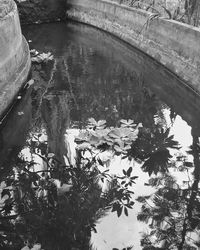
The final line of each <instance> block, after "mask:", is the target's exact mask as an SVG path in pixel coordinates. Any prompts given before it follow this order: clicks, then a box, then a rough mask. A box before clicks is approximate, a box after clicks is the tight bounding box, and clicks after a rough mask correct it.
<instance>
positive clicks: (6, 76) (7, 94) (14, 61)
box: [0, 0, 31, 116]
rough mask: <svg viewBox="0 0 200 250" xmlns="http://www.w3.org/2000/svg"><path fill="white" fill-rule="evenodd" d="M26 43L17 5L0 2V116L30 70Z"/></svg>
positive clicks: (6, 1) (12, 2)
mask: <svg viewBox="0 0 200 250" xmlns="http://www.w3.org/2000/svg"><path fill="white" fill-rule="evenodd" d="M30 65H31V61H30V54H29V48H28V44H27V42H26V41H25V39H24V37H23V36H22V33H21V27H20V22H19V16H18V11H17V6H16V4H15V3H14V1H12V0H3V1H2V2H1V3H0V116H2V114H3V113H4V112H5V111H6V109H7V108H8V107H9V106H10V105H11V103H12V101H13V99H14V97H15V96H16V94H17V92H18V91H19V90H20V88H21V87H22V84H23V83H24V82H25V80H26V79H27V76H28V73H29V70H30Z"/></svg>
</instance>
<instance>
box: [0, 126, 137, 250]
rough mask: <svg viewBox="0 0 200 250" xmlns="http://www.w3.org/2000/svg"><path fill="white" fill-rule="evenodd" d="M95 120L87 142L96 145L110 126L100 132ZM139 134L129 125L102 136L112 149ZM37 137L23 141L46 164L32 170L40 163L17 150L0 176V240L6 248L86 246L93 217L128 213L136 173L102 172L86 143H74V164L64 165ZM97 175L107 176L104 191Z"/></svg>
mask: <svg viewBox="0 0 200 250" xmlns="http://www.w3.org/2000/svg"><path fill="white" fill-rule="evenodd" d="M124 122H125V121H124ZM95 124H96V122H95ZM95 124H94V125H95ZM97 124H99V126H100V125H101V126H100V128H98V129H94V130H93V132H92V131H91V129H90V131H91V138H90V140H91V145H93V147H94V148H96V149H97V148H98V146H100V144H99V143H100V142H102V139H103V137H102V136H104V135H105V132H106V131H107V130H108V128H106V129H105V131H104V124H105V123H103V124H102V121H100V122H98V123H97ZM91 125H92V124H90V126H91ZM124 125H125V123H123V126H124ZM131 125H132V126H134V124H131ZM95 127H96V126H95ZM120 131H121V132H120ZM119 132H120V133H119ZM95 134H96V136H97V137H95V136H94V135H95ZM137 134H138V131H137V130H136V131H135V132H134V130H133V128H125V127H120V128H115V129H114V128H111V129H110V135H107V137H106V138H107V140H108V141H109V143H111V140H112V141H113V143H112V147H113V148H115V146H116V142H117V143H120V145H121V144H122V143H123V141H124V143H126V144H127V143H131V140H134V139H135V138H136V137H137ZM98 136H99V137H98ZM36 137H37V138H36ZM41 137H42V134H38V136H37V135H36V134H35V137H34V140H33V141H32V140H30V141H29V142H28V145H27V146H28V147H29V149H30V151H29V152H30V154H32V155H31V156H33V155H37V156H39V157H40V158H41V159H42V161H43V163H45V164H46V168H45V169H43V168H42V166H41V170H36V169H35V170H34V167H35V166H36V165H37V164H38V162H35V161H33V160H27V159H28V158H27V157H26V158H24V157H23V155H20V156H19V158H18V161H17V162H16V163H15V165H14V166H13V168H12V171H11V172H10V174H9V175H8V176H6V178H5V179H3V180H1V186H0V191H1V200H0V205H1V206H0V208H1V210H0V212H1V213H0V229H1V233H0V244H1V246H2V247H4V249H6V248H7V249H20V247H22V246H23V243H24V244H25V242H27V244H28V245H29V246H31V245H34V244H35V243H36V242H39V243H41V244H42V246H43V247H44V249H50V250H51V249H52V250H56V249H61V250H62V249H63V250H64V249H66V250H67V249H69V250H71V249H73V247H74V248H77V249H83V250H84V249H85V250H86V249H89V241H90V236H91V230H94V231H95V230H96V229H95V223H96V221H97V220H98V219H99V218H100V217H102V216H104V215H105V213H106V211H107V210H108V209H110V208H112V211H113V212H114V211H116V212H117V214H118V216H120V215H121V214H122V211H124V213H125V214H126V215H127V216H128V208H132V206H133V204H134V202H133V201H131V194H132V193H133V192H132V191H129V190H128V188H127V185H131V186H132V183H134V180H135V179H136V177H132V176H131V172H132V168H131V167H130V168H129V169H128V170H127V171H125V170H123V173H124V177H123V178H122V177H119V178H118V177H116V176H114V177H111V176H110V175H108V174H107V171H103V172H101V171H100V170H99V165H102V167H103V163H102V161H101V160H100V158H98V157H97V156H96V153H94V155H92V157H91V159H89V158H87V157H85V156H84V152H85V149H86V148H85V142H83V144H81V145H79V147H78V148H77V157H76V165H74V166H72V165H63V164H62V163H61V162H60V161H59V160H58V159H57V157H56V155H54V154H52V152H51V151H50V152H49V149H50V148H49V147H48V146H47V143H46V142H44V141H43V140H41ZM81 138H82V137H81ZM87 138H88V137H87ZM95 138H96V139H95ZM120 138H121V139H120ZM98 140H99V141H100V142H98ZM95 142H96V143H97V144H98V146H95ZM102 146H104V143H103V144H102ZM116 153H117V154H119V147H118V148H117V149H116ZM30 159H34V158H33V157H30ZM33 170H34V171H33ZM100 180H101V181H102V180H103V181H106V180H108V183H109V186H108V190H107V191H104V192H102V189H101V186H100V185H99V181H100Z"/></svg>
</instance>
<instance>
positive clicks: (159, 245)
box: [0, 23, 200, 250]
mask: <svg viewBox="0 0 200 250" xmlns="http://www.w3.org/2000/svg"><path fill="white" fill-rule="evenodd" d="M23 32H24V35H25V37H26V39H27V40H28V41H29V45H30V48H31V49H36V50H37V51H38V52H39V53H42V52H45V53H47V52H51V53H52V55H53V57H54V59H53V60H51V61H48V62H43V63H41V64H34V65H33V70H32V78H33V79H34V80H35V82H34V84H33V85H32V86H31V87H29V88H28V89H27V91H26V93H24V94H23V96H22V99H20V101H19V102H18V104H17V105H16V107H15V108H14V110H13V111H12V113H11V114H10V115H9V117H8V118H7V119H6V120H5V121H4V122H3V124H2V128H1V133H0V138H1V147H0V159H1V168H0V171H1V183H2V185H1V190H2V201H1V204H2V205H1V207H2V211H1V213H2V216H3V217H5V216H13V218H14V221H13V220H10V219H11V218H8V219H3V220H2V221H1V226H2V230H4V232H3V233H2V234H1V235H2V238H1V239H0V241H1V246H2V247H4V248H3V249H6V247H7V248H8V249H19V247H23V246H24V245H25V242H27V244H28V245H29V246H33V245H34V244H35V243H37V242H39V243H41V244H42V247H43V248H44V249H54V250H55V249H97V250H106V249H108V250H110V249H120V250H121V249H137V250H139V249H198V246H199V244H200V243H199V226H200V224H199V220H200V210H199V207H200V206H199V205H200V204H199V202H200V200H199V197H200V194H199V175H200V172H199V133H200V129H199V120H200V116H199V114H200V110H199V107H200V106H199V102H200V99H199V98H198V96H196V95H195V94H194V93H193V92H191V91H190V90H189V89H188V88H187V87H186V86H184V84H183V83H182V82H181V81H180V80H179V79H178V78H177V77H176V76H175V75H173V74H172V73H171V72H169V71H168V70H167V69H165V68H164V67H162V66H161V65H160V64H158V63H157V62H155V61H154V60H153V59H151V58H149V57H147V56H146V55H144V54H143V53H142V52H139V51H138V50H136V49H134V48H131V47H130V46H129V45H127V44H125V43H123V42H121V41H119V40H118V39H116V38H114V37H112V36H111V35H109V34H107V33H104V32H101V31H99V30H96V29H94V28H91V27H88V26H85V25H81V24H76V23H67V24H64V23H63V24H58V23H57V24H44V25H32V26H25V27H23ZM91 117H93V118H94V119H95V120H96V121H98V120H106V121H107V126H108V127H109V128H110V127H112V126H113V127H116V126H118V127H119V126H120V125H119V124H120V120H121V119H125V120H128V119H131V120H133V121H134V123H135V124H136V125H138V124H140V126H139V127H140V128H139V131H140V132H139V134H138V137H137V139H136V140H133V142H132V145H131V149H130V150H128V151H127V152H126V153H125V155H126V156H127V157H126V158H125V159H123V158H124V157H122V156H124V154H123V155H121V154H118V155H117V156H116V155H115V156H114V155H113V154H112V153H110V151H108V152H107V155H106V153H105V152H104V156H102V157H105V155H106V157H107V158H106V160H105V162H107V163H108V164H107V168H108V169H109V173H110V175H111V176H114V175H118V176H123V172H122V170H123V169H124V170H125V171H127V170H128V169H129V168H130V167H132V169H133V170H132V173H131V176H138V178H137V179H135V184H133V185H132V186H129V187H128V189H129V190H130V191H133V192H134V194H131V200H133V201H134V202H135V204H134V205H133V209H128V216H126V214H124V212H122V215H121V216H120V217H119V218H118V216H117V212H111V209H110V207H109V204H111V203H112V204H113V202H114V201H115V198H116V197H115V196H114V194H113V193H112V188H114V186H112V185H111V187H109V185H108V184H105V183H104V184H103V183H101V184H100V183H99V182H96V181H94V180H96V177H97V173H96V172H95V171H94V170H91V169H89V170H90V171H88V170H87V169H86V168H85V169H84V170H83V168H82V169H81V168H78V167H80V162H78V161H75V160H74V156H75V147H76V144H75V143H74V138H75V136H77V135H78V133H79V131H80V129H83V130H85V129H86V125H87V120H88V119H89V118H91ZM88 157H89V156H88ZM108 159H109V160H108ZM87 160H88V159H87ZM88 161H90V160H88ZM70 164H71V166H72V170H70V171H71V172H70V171H69V168H66V166H67V167H70ZM81 164H82V166H86V165H84V164H86V163H85V162H84V163H81ZM76 167H77V169H78V170H77V171H76V172H74V168H76ZM103 169H104V170H105V169H106V166H104V167H103ZM86 170H87V171H86ZM34 171H39V172H38V174H39V176H35V175H33V172H34ZM45 171H46V172H45ZM48 171H49V172H48ZM42 173H43V174H42ZM72 173H73V174H74V176H75V177H74V178H73V177H72V176H70V174H72ZM73 174H72V175H73ZM91 176H92V178H91ZM63 184H65V185H68V186H63ZM70 185H72V189H71V187H70ZM9 187H12V190H13V189H14V191H12V192H11V191H8V190H11V188H10V189H9ZM13 187H15V188H13ZM63 187H65V188H66V189H65V190H64V189H63ZM108 189H110V190H109V192H110V193H109V192H108V194H112V195H111V196H109V197H110V198H108V197H107V200H105V199H103V198H102V190H104V191H105V190H107V191H108ZM66 190H67V191H66ZM13 193H14V194H13ZM60 193H62V195H61V196H60ZM5 195H7V196H6V199H3V198H5ZM111 197H112V198H111ZM104 198H105V197H104ZM4 237H5V238H4ZM131 247H132V248H131Z"/></svg>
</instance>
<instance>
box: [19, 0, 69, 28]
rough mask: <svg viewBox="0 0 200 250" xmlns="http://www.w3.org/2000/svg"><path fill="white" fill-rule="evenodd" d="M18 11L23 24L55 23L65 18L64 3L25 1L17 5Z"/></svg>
mask: <svg viewBox="0 0 200 250" xmlns="http://www.w3.org/2000/svg"><path fill="white" fill-rule="evenodd" d="M18 10H19V16H20V21H21V23H23V24H27V23H35V22H39V23H40V22H50V21H57V20H58V19H64V18H65V17H66V15H65V12H66V1H65V0H26V1H22V2H19V3H18Z"/></svg>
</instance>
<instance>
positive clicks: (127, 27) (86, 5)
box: [67, 0, 200, 93]
mask: <svg viewBox="0 0 200 250" xmlns="http://www.w3.org/2000/svg"><path fill="white" fill-rule="evenodd" d="M117 2H119V1H118V0H115V1H106V0H67V17H68V18H70V19H73V20H77V21H80V22H83V23H87V24H90V25H94V26H96V27H98V28H101V29H103V30H105V31H108V32H110V33H112V34H114V35H116V36H118V37H120V38H121V39H122V40H124V41H126V42H128V43H129V44H131V45H133V46H135V47H137V48H138V49H140V50H142V51H143V52H145V53H147V54H148V55H150V56H151V57H153V58H154V59H156V60H157V61H159V62H160V63H162V64H163V65H165V66H166V67H167V68H168V69H169V70H171V71H172V72H174V73H175V74H177V75H178V76H179V77H180V78H181V79H183V80H184V81H185V82H186V83H187V84H188V85H189V86H190V87H191V88H193V89H194V90H196V91H198V92H199V93H200V29H197V28H194V27H192V26H189V25H185V24H182V23H179V22H176V21H173V20H166V19H163V18H155V17H153V16H152V14H151V13H149V12H146V11H143V10H139V9H134V8H130V7H127V6H125V5H120V4H119V3H117Z"/></svg>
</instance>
